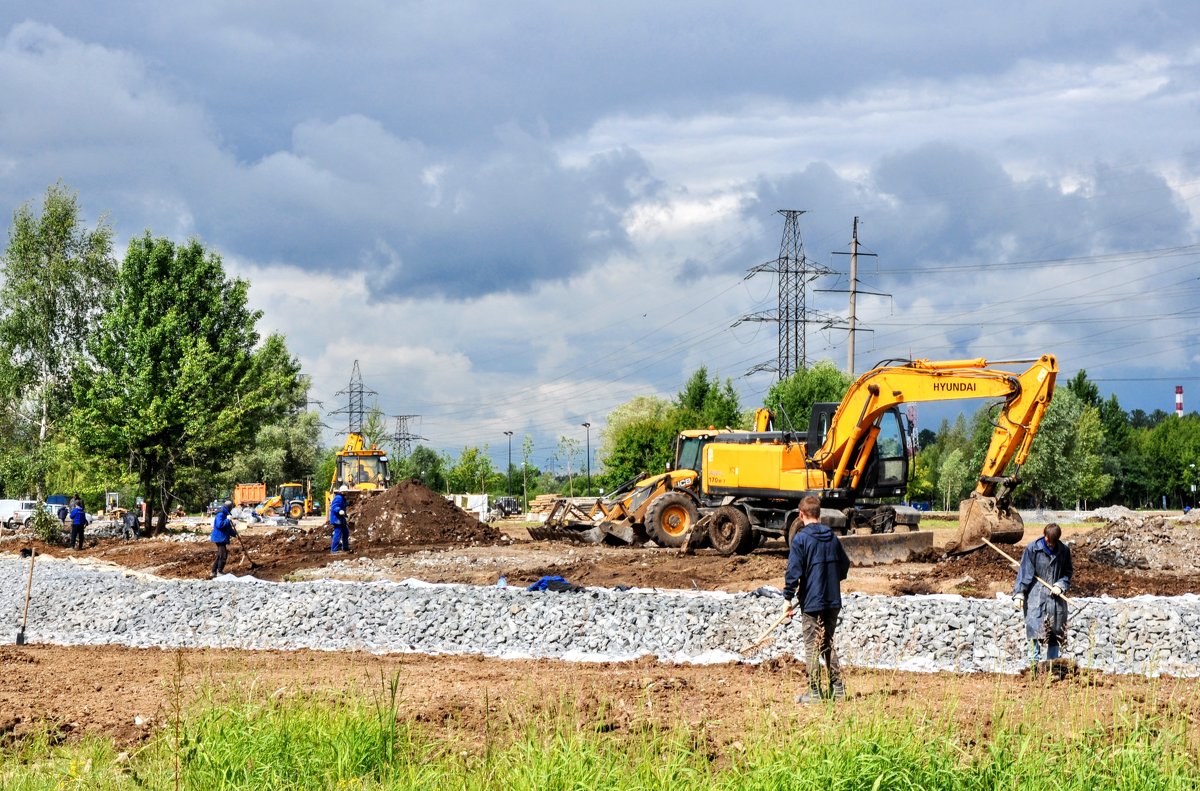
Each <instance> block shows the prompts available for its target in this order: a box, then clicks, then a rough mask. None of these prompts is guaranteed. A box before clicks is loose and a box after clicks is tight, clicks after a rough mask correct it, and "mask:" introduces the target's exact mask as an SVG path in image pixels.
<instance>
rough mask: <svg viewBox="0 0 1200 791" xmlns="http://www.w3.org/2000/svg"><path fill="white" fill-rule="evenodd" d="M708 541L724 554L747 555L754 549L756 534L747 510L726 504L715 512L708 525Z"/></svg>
mask: <svg viewBox="0 0 1200 791" xmlns="http://www.w3.org/2000/svg"><path fill="white" fill-rule="evenodd" d="M708 541H709V543H710V544H712V545H713V548H714V549H716V550H717V551H718V552H720V553H721V554H722V555H732V554H733V553H735V552H736V553H737V554H739V555H745V554H746V553H747V552H749V551H751V550H752V549H754V543H755V542H754V535H753V531H752V530H751V528H750V518H749V517H747V516H746V512H745V511H743V510H742V509H740V508H734V507H733V506H732V505H725V506H722V507H720V508H718V509H717V510H716V511H714V512H713V517H712V521H711V522H710V523H709V525H708Z"/></svg>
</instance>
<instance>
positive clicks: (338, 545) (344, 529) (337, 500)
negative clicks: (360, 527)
mask: <svg viewBox="0 0 1200 791" xmlns="http://www.w3.org/2000/svg"><path fill="white" fill-rule="evenodd" d="M329 524H330V525H332V526H333V542H332V543H331V544H330V551H331V552H333V553H334V554H335V555H336V554H337V552H338V550H341V551H342V552H349V551H350V523H349V520H347V519H346V498H345V497H344V496H342V493H341V492H338V493H337V494H335V495H334V496H333V502H331V503H330V504H329Z"/></svg>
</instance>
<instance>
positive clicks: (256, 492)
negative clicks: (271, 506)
mask: <svg viewBox="0 0 1200 791" xmlns="http://www.w3.org/2000/svg"><path fill="white" fill-rule="evenodd" d="M231 499H232V500H233V504H234V506H235V507H237V508H244V507H248V506H254V505H258V504H259V503H261V502H262V501H263V500H266V499H267V485H266V484H265V483H238V484H234V486H233V497H232V498H231Z"/></svg>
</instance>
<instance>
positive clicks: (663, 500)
mask: <svg viewBox="0 0 1200 791" xmlns="http://www.w3.org/2000/svg"><path fill="white" fill-rule="evenodd" d="M699 518H700V514H699V511H697V509H696V504H695V503H694V502H693V501H692V498H690V497H688V496H687V495H686V494H681V493H680V492H667V493H666V494H664V495H661V496H660V497H659V498H658V499H657V500H655V501H654V502H652V503H650V507H649V508H647V509H646V529H647V530H648V531H650V537H651V538H653V539H654V540H655V541H656V542H657V543H658V544H659V545H660V546H664V547H681V546H683V542H684V541H685V540H687V534H688V531H689V530H691V529H692V525H694V524H695V523H696V520H697V519H699Z"/></svg>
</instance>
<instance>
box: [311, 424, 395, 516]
mask: <svg viewBox="0 0 1200 791" xmlns="http://www.w3.org/2000/svg"><path fill="white" fill-rule="evenodd" d="M336 456H337V458H336V463H335V465H334V469H333V479H332V480H331V481H330V483H329V496H328V499H327V500H326V502H330V501H332V500H333V495H334V494H335V493H337V492H341V493H342V494H343V496H345V497H346V499H347V500H349V501H350V502H353V501H354V500H355V499H356V498H358V497H360V496H362V495H364V494H370V493H373V492H382V491H384V490H385V489H387V488H388V486H390V485H391V483H392V473H391V469H390V467H389V466H388V457H387V451H385V450H383V449H382V448H379V447H376V446H375V445H371V446H370V447H368V446H367V442H366V439H365V438H364V437H363V435H362V434H359V433H357V432H351V433H350V436H348V437H347V438H346V444H345V445H343V446H342V449H341V450H339V451H338V452H337V454H336Z"/></svg>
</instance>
